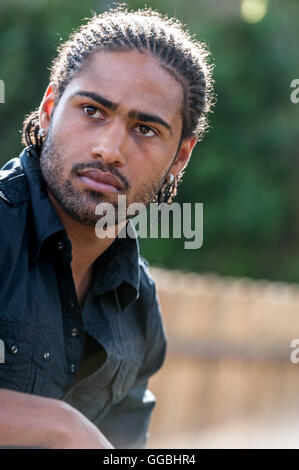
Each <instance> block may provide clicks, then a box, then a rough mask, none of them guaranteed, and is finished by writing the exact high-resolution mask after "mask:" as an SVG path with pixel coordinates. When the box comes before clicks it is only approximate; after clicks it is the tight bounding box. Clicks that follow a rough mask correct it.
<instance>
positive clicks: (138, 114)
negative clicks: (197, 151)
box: [129, 111, 172, 135]
mask: <svg viewBox="0 0 299 470" xmlns="http://www.w3.org/2000/svg"><path fill="white" fill-rule="evenodd" d="M129 118H131V119H138V120H139V121H142V122H155V123H157V124H161V126H164V127H166V129H167V130H168V131H169V132H170V134H171V135H172V128H171V126H170V125H169V124H168V123H167V122H166V121H164V119H162V118H160V117H159V116H156V115H155V114H148V113H143V112H142V111H130V112H129Z"/></svg>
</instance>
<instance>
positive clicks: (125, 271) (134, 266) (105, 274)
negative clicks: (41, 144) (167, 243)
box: [20, 147, 140, 311]
mask: <svg viewBox="0 0 299 470" xmlns="http://www.w3.org/2000/svg"><path fill="white" fill-rule="evenodd" d="M20 161H21V163H22V166H23V169H24V173H25V175H26V177H27V181H28V187H29V192H30V196H31V204H32V213H33V221H34V226H35V233H36V237H33V239H32V240H31V247H30V250H31V262H32V263H35V262H36V261H37V258H38V256H39V253H40V249H41V246H42V244H43V243H44V241H45V240H46V239H47V238H49V237H50V236H51V235H53V234H55V233H57V232H59V231H62V232H63V234H64V238H65V235H66V232H65V228H64V226H63V224H62V223H61V221H60V219H59V217H58V215H57V213H56V211H55V210H54V208H53V206H52V204H51V202H50V200H49V197H48V194H47V191H46V184H45V182H44V180H43V178H42V175H41V171H40V166H39V155H38V153H37V152H36V151H35V149H34V148H32V147H27V148H25V149H24V150H23V152H22V153H21V154H20ZM129 225H130V226H131V227H130V230H128V232H127V233H130V234H133V237H129V236H128V235H126V237H124V238H121V236H118V237H117V238H116V239H115V240H114V242H113V243H112V244H111V245H110V247H109V248H108V249H107V250H106V251H105V252H104V253H103V254H102V255H101V256H99V258H98V259H97V260H96V261H95V264H94V273H95V278H94V283H93V288H92V294H93V295H94V296H97V295H100V294H104V293H105V292H108V291H110V290H112V289H113V290H114V294H115V300H116V303H117V306H118V309H119V310H120V311H123V310H125V309H126V308H127V307H129V306H130V305H131V304H132V303H133V302H135V301H136V300H137V299H138V297H139V283H140V268H139V244H138V237H137V233H136V230H135V227H134V224H133V223H132V221H131V220H129V221H128V223H127V226H126V227H125V228H124V229H123V232H122V234H123V233H124V231H125V230H127V229H129ZM34 238H35V239H34Z"/></svg>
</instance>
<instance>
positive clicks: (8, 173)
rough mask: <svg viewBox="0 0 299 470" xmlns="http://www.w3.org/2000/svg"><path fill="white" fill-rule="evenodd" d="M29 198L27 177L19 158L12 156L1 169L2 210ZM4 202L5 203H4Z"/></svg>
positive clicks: (0, 203) (0, 197)
mask: <svg viewBox="0 0 299 470" xmlns="http://www.w3.org/2000/svg"><path fill="white" fill-rule="evenodd" d="M28 199H29V191H28V185H27V179H26V176H25V173H24V170H23V167H22V164H21V161H20V159H19V158H12V159H11V160H9V161H8V162H7V163H5V165H4V166H3V167H2V168H1V169H0V210H1V209H2V210H3V209H4V208H5V207H6V206H7V205H9V206H17V205H19V204H21V203H23V202H25V201H28ZM3 203H4V204H3Z"/></svg>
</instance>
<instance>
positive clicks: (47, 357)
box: [43, 352, 50, 361]
mask: <svg viewBox="0 0 299 470" xmlns="http://www.w3.org/2000/svg"><path fill="white" fill-rule="evenodd" d="M49 357H50V353H48V352H46V353H45V354H43V358H44V360H45V361H47V360H48V359H49Z"/></svg>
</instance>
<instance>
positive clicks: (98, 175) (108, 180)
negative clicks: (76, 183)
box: [78, 168, 123, 193]
mask: <svg viewBox="0 0 299 470" xmlns="http://www.w3.org/2000/svg"><path fill="white" fill-rule="evenodd" d="M78 176H79V179H80V180H81V181H82V183H84V184H85V185H86V186H88V187H89V188H91V189H93V190H95V191H98V192H114V193H117V192H120V191H121V190H122V189H123V185H122V184H121V183H120V181H119V180H118V178H116V176H114V175H112V174H111V173H106V172H103V171H100V170H97V169H94V168H92V169H86V170H80V171H79V172H78Z"/></svg>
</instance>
